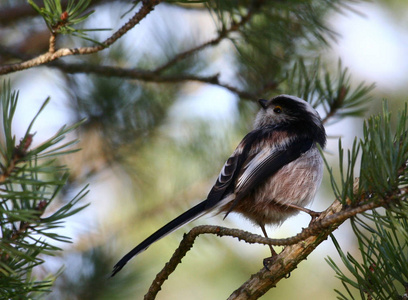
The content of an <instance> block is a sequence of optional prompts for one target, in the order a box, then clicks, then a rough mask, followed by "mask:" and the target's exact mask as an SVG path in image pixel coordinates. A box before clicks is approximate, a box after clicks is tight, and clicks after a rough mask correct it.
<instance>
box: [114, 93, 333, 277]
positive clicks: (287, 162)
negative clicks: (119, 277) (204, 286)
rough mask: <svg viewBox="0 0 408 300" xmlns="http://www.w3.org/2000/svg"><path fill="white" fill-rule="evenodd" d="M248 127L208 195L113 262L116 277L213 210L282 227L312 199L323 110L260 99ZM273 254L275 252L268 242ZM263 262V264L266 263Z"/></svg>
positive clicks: (287, 99)
mask: <svg viewBox="0 0 408 300" xmlns="http://www.w3.org/2000/svg"><path fill="white" fill-rule="evenodd" d="M258 103H259V105H260V110H259V112H258V113H257V115H256V117H255V121H254V125H253V130H252V131H250V132H249V133H248V134H247V135H246V136H245V137H244V138H243V139H242V141H241V142H240V143H239V144H238V146H237V148H236V149H235V151H234V152H233V153H232V155H231V156H230V157H229V158H228V159H227V161H226V162H225V164H224V166H223V168H222V170H221V172H220V173H219V176H218V178H217V180H216V182H215V184H214V186H213V187H212V189H211V190H210V192H209V193H208V196H207V198H206V199H205V200H204V201H202V202H200V203H198V204H197V205H195V206H193V207H192V208H190V209H189V210H187V211H186V212H184V213H182V214H181V215H180V216H178V217H176V218H175V219H173V220H172V221H170V222H169V223H167V224H166V225H164V226H163V227H161V228H160V229H158V230H157V231H156V232H154V233H153V234H152V235H150V236H149V237H147V238H146V239H145V240H144V241H142V242H141V243H140V244H139V245H137V246H136V247H135V248H133V249H132V250H131V251H130V252H129V253H127V254H126V255H125V256H124V257H123V258H122V259H120V260H119V262H118V263H117V264H116V265H115V266H114V268H113V271H112V274H111V277H113V276H115V274H117V273H118V272H119V271H120V270H121V269H122V268H123V267H124V266H125V265H126V263H127V262H128V261H129V260H130V259H132V258H133V257H134V256H136V255H138V254H140V253H141V252H143V251H145V250H146V249H147V248H148V247H149V246H150V245H151V244H153V243H155V242H156V241H158V240H159V239H161V238H163V237H165V236H166V235H168V234H169V233H171V232H173V231H175V230H176V229H178V228H180V227H181V226H183V225H185V224H187V223H189V222H191V221H193V220H195V219H197V218H199V217H201V216H203V215H205V214H208V213H210V212H213V213H214V212H215V214H220V213H224V214H225V215H224V218H226V217H227V216H228V215H229V214H230V213H231V212H234V213H239V214H241V215H243V216H244V217H246V218H247V219H249V220H250V221H252V222H253V223H254V224H256V225H259V226H260V227H261V229H262V232H263V234H264V235H265V237H268V235H267V232H266V229H265V225H269V224H275V225H280V224H282V223H283V221H285V220H286V219H287V218H289V217H291V216H293V215H296V214H297V213H298V212H299V211H304V212H307V213H309V214H310V215H311V216H312V219H313V217H314V216H315V215H314V212H313V211H312V210H309V209H307V208H305V206H307V205H308V204H310V202H311V201H312V200H313V198H314V196H315V194H316V192H317V190H318V188H319V187H320V184H321V181H322V177H323V159H322V157H321V151H320V150H319V147H320V149H324V147H325V145H326V131H325V129H324V126H323V122H322V119H321V118H320V116H319V113H318V112H317V111H316V110H315V109H314V108H313V106H312V105H311V104H310V103H308V102H306V101H305V100H303V99H301V98H298V97H296V96H292V95H285V94H283V95H279V96H275V97H273V98H272V99H270V100H265V99H259V100H258ZM270 249H271V253H272V257H274V256H275V255H276V252H275V250H274V249H273V247H272V246H270ZM264 264H265V263H264Z"/></svg>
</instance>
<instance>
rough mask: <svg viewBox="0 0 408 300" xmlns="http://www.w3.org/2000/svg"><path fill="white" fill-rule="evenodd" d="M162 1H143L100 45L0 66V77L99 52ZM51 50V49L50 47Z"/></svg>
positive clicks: (49, 53)
mask: <svg viewBox="0 0 408 300" xmlns="http://www.w3.org/2000/svg"><path fill="white" fill-rule="evenodd" d="M161 1H162V0H150V1H148V0H145V1H143V5H142V7H141V8H140V10H139V11H138V12H136V14H135V15H134V16H133V17H132V18H131V19H130V20H129V21H128V22H127V23H126V24H125V25H123V26H122V27H121V28H120V29H119V30H118V31H116V32H115V33H114V34H113V35H112V36H111V37H109V38H108V39H106V40H105V41H104V42H102V43H101V44H100V45H97V46H93V47H81V48H61V49H59V50H56V51H55V52H50V51H48V52H47V53H45V54H42V55H40V56H37V57H35V58H33V59H30V60H27V61H24V62H21V63H16V64H10V65H4V66H0V75H3V74H8V73H12V72H16V71H21V70H25V69H28V68H32V67H35V66H39V65H41V64H45V63H48V62H51V61H54V60H56V59H58V58H60V57H63V56H69V55H77V54H91V53H96V52H98V51H101V50H103V49H105V48H107V47H109V46H110V45H112V44H113V43H114V42H116V41H117V40H118V39H119V38H120V37H122V36H123V35H124V34H125V33H127V32H128V31H129V30H130V29H132V28H133V27H134V26H136V25H137V24H139V22H140V21H141V20H142V19H143V18H145V17H146V15H148V14H149V13H150V12H151V11H152V10H153V9H154V7H155V6H156V5H158V4H159V3H160V2H161ZM50 48H51V47H50Z"/></svg>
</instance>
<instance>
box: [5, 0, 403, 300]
mask: <svg viewBox="0 0 408 300" xmlns="http://www.w3.org/2000/svg"><path fill="white" fill-rule="evenodd" d="M0 3H1V7H0V11H1V10H3V11H5V10H7V9H10V7H14V6H18V5H20V4H24V3H25V2H24V1H10V2H7V1H2V2H0ZM347 5H348V6H349V8H343V9H341V10H340V11H329V12H327V13H326V15H325V16H324V18H325V20H326V21H327V23H328V24H329V25H330V27H331V28H332V29H333V30H334V31H335V32H336V33H337V35H336V37H335V39H329V45H328V46H325V47H321V48H320V49H318V50H317V51H316V49H314V50H313V51H314V55H316V53H317V54H318V55H320V56H321V60H322V62H324V63H325V64H326V65H327V66H328V67H329V68H332V69H333V72H335V70H336V68H337V66H338V59H339V58H340V59H341V61H342V64H343V66H345V67H347V68H349V71H350V74H351V75H352V79H353V80H354V81H355V82H356V85H357V84H358V83H360V82H361V81H365V82H366V83H367V84H371V83H373V82H375V83H376V88H375V89H374V90H373V91H372V92H371V94H372V101H371V102H369V104H368V105H367V106H366V112H365V115H366V116H369V115H371V114H373V113H376V112H378V111H380V110H381V102H382V99H388V101H389V103H390V107H391V110H393V111H396V110H397V109H398V108H399V107H402V106H403V105H404V104H403V103H402V102H401V99H402V100H404V101H405V99H406V96H405V95H406V94H407V91H408V57H407V55H406V54H407V53H408V3H407V2H406V1H404V0H400V1H398V0H394V1H392V0H390V1H385V0H384V1H379V0H375V1H371V2H356V3H354V4H353V3H349V2H348V3H347ZM131 7H132V4H130V3H127V2H116V1H115V2H112V3H111V2H110V1H96V3H95V4H94V7H93V8H94V9H95V10H96V12H95V13H94V14H93V15H92V16H91V17H90V18H89V20H88V21H87V22H86V24H84V27H86V28H100V27H103V28H110V29H112V31H107V32H98V33H93V34H92V37H94V38H96V39H98V40H103V39H104V38H106V37H108V36H109V35H110V33H111V32H113V30H116V29H118V28H119V27H120V26H121V25H122V24H123V23H124V22H125V21H126V20H127V18H128V17H130V15H131V14H133V12H132V13H131V14H129V15H125V16H124V17H123V18H121V16H122V15H123V14H125V13H126V12H127V10H129V9H130V8H131ZM27 18H28V20H27V19H18V20H16V21H15V22H9V21H7V22H8V23H7V26H4V27H3V28H2V27H0V47H3V46H4V49H6V48H7V49H9V48H14V49H18V51H21V52H25V53H32V54H35V53H41V52H44V51H46V49H47V41H48V32H47V30H46V27H45V25H44V23H43V20H42V19H41V18H38V17H37V18H35V17H27ZM0 22H6V21H5V19H3V21H1V20H0ZM10 24H11V25H10ZM3 25H5V23H3ZM216 30H217V27H216V22H214V19H213V18H212V16H211V15H210V14H209V13H208V11H207V10H206V9H202V8H200V7H199V6H195V5H193V6H189V5H186V6H177V5H171V4H160V5H159V6H157V8H156V9H155V10H154V11H153V12H152V13H151V14H150V15H149V16H148V17H147V18H146V19H144V20H143V21H142V22H141V24H139V25H138V26H137V27H136V28H134V29H133V30H131V31H130V32H129V33H128V34H126V35H125V36H124V37H122V38H121V39H120V41H119V42H118V43H117V44H115V45H114V46H112V47H111V48H110V49H109V50H105V51H102V52H100V53H99V54H97V55H92V56H90V57H89V58H87V59H89V61H91V62H92V63H94V64H105V65H109V64H117V65H119V66H122V67H134V66H137V67H139V68H146V69H148V68H151V67H152V66H155V65H158V62H159V64H160V62H161V63H164V62H165V61H167V60H168V59H169V58H171V57H172V56H173V55H174V53H177V52H179V51H180V50H184V49H189V48H191V47H192V46H193V45H196V44H198V43H200V42H201V43H202V42H205V41H207V40H210V39H212V38H213V37H214V36H215V34H216ZM61 43H62V44H63V45H64V46H66V45H68V46H74V45H77V46H79V45H81V44H82V43H84V41H82V40H80V39H78V38H76V39H75V38H74V39H70V38H67V37H66V38H64V39H63V40H62V41H61ZM2 45H3V46H2ZM4 49H3V51H2V53H1V54H2V57H3V58H1V57H0V59H1V60H3V61H0V63H5V62H6V61H7V60H6V59H5V58H4V57H5V55H4V53H5V52H6V51H5V50H4ZM299 49H300V50H299ZM299 49H298V50H297V51H305V52H306V51H308V50H307V49H304V48H301V47H300V48H299ZM239 55H240V53H238V52H237V49H236V48H235V47H234V44H233V43H232V42H231V41H229V40H226V41H223V42H221V43H220V44H219V45H218V46H217V47H215V48H213V49H206V50H204V51H202V52H200V53H198V54H197V55H194V57H192V58H191V59H190V60H189V61H187V62H186V64H185V65H183V64H182V65H179V66H177V68H180V69H183V68H185V69H187V68H189V69H190V70H191V69H192V70H196V71H197V72H198V73H199V74H201V75H203V76H205V75H210V74H214V73H220V80H222V81H224V82H228V83H230V84H231V85H233V86H237V87H240V88H242V89H245V88H246V87H245V83H243V82H244V80H243V77H245V76H243V73H244V72H245V69H244V68H243V67H242V65H241V64H240V63H241V62H240V58H239ZM304 55H306V54H304ZM64 61H66V62H81V59H80V58H77V57H69V58H65V59H64ZM270 72H271V73H273V72H275V71H274V70H271V71H270ZM4 78H9V79H10V80H11V83H12V86H13V88H14V89H18V90H19V91H20V101H19V106H18V111H17V112H16V119H15V124H14V129H15V134H16V136H17V139H19V138H20V137H21V136H22V135H23V134H24V133H25V130H26V128H27V126H28V124H29V122H30V121H31V119H32V117H33V116H34V115H35V113H36V112H37V111H38V109H39V107H40V106H41V104H42V103H43V101H44V100H45V99H46V98H47V97H48V96H50V97H51V103H50V104H49V105H48V107H47V108H46V110H45V111H44V113H43V114H42V115H40V117H39V119H38V121H37V122H36V124H35V126H34V131H35V132H36V135H35V139H34V142H35V143H37V144H39V143H41V141H43V140H45V139H47V138H48V137H49V136H50V135H52V134H53V133H55V132H56V131H57V130H58V128H60V127H61V126H62V125H64V124H72V123H74V122H76V121H78V120H81V119H83V118H87V121H86V122H85V124H84V125H83V126H82V127H81V128H80V129H79V130H78V131H77V132H76V134H75V135H72V136H69V137H68V138H69V139H74V138H79V140H80V143H79V146H80V148H82V151H80V152H78V153H76V154H72V155H70V156H69V157H66V159H65V160H64V161H63V163H64V164H67V165H68V166H69V167H70V168H71V171H72V174H71V177H70V182H69V184H68V185H67V187H66V189H65V190H64V195H63V197H61V199H60V201H64V199H69V198H70V197H72V196H73V195H75V194H76V193H77V192H78V191H79V190H80V189H82V188H83V186H84V185H85V184H88V183H89V185H90V193H89V194H88V196H87V197H86V198H85V199H84V200H83V201H84V202H86V203H91V205H90V206H89V207H88V208H87V209H85V210H83V211H81V212H80V213H79V214H77V215H75V216H73V217H71V218H70V219H69V220H68V221H67V222H66V226H65V228H64V229H63V233H64V234H65V235H68V236H70V237H72V244H61V245H60V246H61V247H62V248H63V249H64V251H62V252H61V253H60V254H59V255H58V256H55V257H47V258H46V260H47V262H46V264H45V265H44V266H42V267H41V270H37V272H38V274H39V276H41V274H47V273H49V272H57V271H58V270H59V269H60V268H61V266H62V265H64V266H65V267H64V268H65V269H64V271H63V273H62V274H61V275H60V276H59V278H58V279H57V281H56V284H55V288H54V290H53V292H52V293H51V294H50V295H49V299H141V298H142V296H143V295H144V293H145V292H146V291H147V289H148V287H149V285H150V283H151V282H152V280H153V279H154V277H155V274H157V273H158V272H159V271H160V270H161V268H162V267H163V266H164V264H165V263H166V262H167V261H168V259H169V258H170V256H171V254H172V252H173V251H174V249H175V248H176V247H177V245H178V243H179V241H180V240H181V237H182V235H183V232H186V231H188V230H189V229H190V228H192V227H193V226H196V225H198V224H219V225H222V226H226V227H235V228H242V229H245V230H249V231H252V232H257V233H260V230H259V229H258V228H257V227H256V226H253V225H252V224H251V223H249V222H248V221H246V220H244V219H243V218H241V217H239V216H236V215H230V216H228V218H227V219H226V220H223V219H222V216H208V217H204V218H202V219H200V220H197V221H195V222H193V223H192V224H189V225H188V226H186V227H184V228H182V229H180V230H178V231H177V232H175V233H173V234H171V235H170V236H168V237H166V238H165V239H163V240H161V241H159V242H158V243H156V244H154V245H153V246H151V247H150V248H149V249H148V251H146V252H144V253H143V254H141V255H140V256H138V257H136V258H135V259H133V260H132V261H131V262H130V263H129V264H128V265H126V267H125V268H124V269H123V270H122V271H121V272H120V273H119V274H118V275H117V276H115V277H114V278H112V279H108V277H109V275H110V272H111V269H112V267H113V265H114V264H115V263H116V262H117V260H118V259H120V258H121V257H122V256H123V255H124V254H126V253H127V252H128V251H129V250H130V249H131V248H133V247H134V246H135V245H136V244H137V243H138V242H140V241H141V240H142V239H144V238H145V237H146V236H147V235H149V234H150V233H152V232H153V231H154V230H156V229H157V228H158V227H159V226H161V225H163V224H164V223H166V222H167V221H169V220H171V219H172V218H173V217H176V216H177V215H178V214H180V213H181V212H183V211H184V210H186V209H187V208H189V207H191V206H192V205H193V204H195V203H197V202H198V201H200V200H202V199H204V198H205V196H206V194H207V193H208V191H209V189H210V188H211V186H212V184H213V183H214V181H215V178H216V176H217V175H218V172H219V170H220V168H221V166H222V165H223V163H224V162H225V160H226V159H227V157H228V156H229V155H230V154H231V153H232V151H233V150H234V149H235V146H236V145H237V144H238V143H239V141H240V140H241V138H242V137H243V135H244V134H245V133H246V132H247V131H248V130H249V129H250V128H251V122H252V119H253V117H254V114H255V113H256V110H257V106H256V104H255V103H252V102H251V101H248V100H240V98H239V97H238V96H237V95H236V94H235V93H233V92H231V91H229V90H227V89H225V88H222V87H217V86H216V85H211V84H205V83H199V82H184V83H182V84H180V83H178V84H172V83H167V84H156V83H148V82H141V81H137V80H129V79H122V78H111V77H103V76H95V75H90V74H67V73H65V72H62V71H60V70H58V69H56V68H50V67H37V68H33V69H30V70H26V71H24V72H18V73H14V74H12V75H9V76H4ZM271 96H272V95H271ZM362 124H363V118H346V119H345V120H341V121H340V122H337V123H334V124H328V125H327V127H326V129H327V132H328V135H329V137H330V140H329V144H328V147H327V151H326V156H327V158H328V160H329V161H330V162H332V163H333V165H334V167H335V165H336V164H337V144H338V138H339V137H341V138H342V140H343V145H344V146H345V147H346V148H347V147H350V146H351V144H352V142H353V140H354V138H355V137H356V136H357V137H359V136H361V134H362V127H363V125H362ZM332 201H333V195H332V193H331V188H330V185H329V183H328V182H323V185H322V188H321V190H320V191H319V194H318V196H317V197H316V199H315V201H314V203H313V204H312V205H311V208H312V209H314V210H317V211H319V210H324V209H325V208H326V207H327V206H328V205H329V204H330V203H331V202H332ZM308 222H309V217H308V216H305V215H302V214H300V215H298V216H296V217H294V218H292V219H289V220H288V221H286V222H285V223H284V224H283V225H282V226H281V227H279V228H274V227H271V228H270V230H269V232H270V236H273V237H288V236H292V235H294V234H296V233H298V232H299V231H300V230H301V228H302V227H305V226H307V224H308ZM335 235H336V237H337V238H338V240H339V241H340V243H341V244H342V246H343V248H344V249H346V250H347V251H350V252H353V251H355V247H356V245H355V244H354V240H353V238H352V235H351V234H350V229H349V228H348V226H347V224H344V225H343V226H342V227H341V228H340V229H339V230H337V231H336V232H335ZM268 251H269V250H268V248H267V247H264V246H261V245H247V244H245V243H242V242H238V241H237V240H233V239H230V238H222V239H221V238H218V237H215V236H201V237H200V238H199V239H198V240H197V242H196V243H195V245H194V248H193V250H192V251H190V252H189V253H188V255H187V256H186V257H185V258H184V259H183V263H182V264H181V265H180V266H179V268H178V269H177V270H176V272H175V273H174V274H172V276H171V277H170V278H169V280H168V281H167V282H166V283H165V284H164V286H163V289H162V291H161V292H160V293H159V295H158V298H157V299H225V298H227V297H228V296H229V295H230V293H231V292H232V291H233V290H235V289H236V288H237V287H238V286H239V285H240V284H241V283H242V282H243V281H245V280H246V279H247V278H248V277H249V276H250V274H252V273H254V272H257V271H258V270H259V269H260V268H261V267H262V259H263V258H264V257H266V256H267V255H268ZM327 256H331V257H332V258H333V259H334V260H336V261H338V258H337V254H336V252H335V249H334V247H333V245H332V243H331V241H327V242H325V243H323V244H322V245H321V246H319V247H318V249H316V251H314V253H313V254H312V255H311V256H310V257H309V258H308V260H307V261H304V262H302V263H301V264H300V265H299V268H298V269H297V270H295V271H294V272H292V274H291V277H290V278H289V279H287V280H282V281H281V282H280V283H279V285H278V287H277V288H275V289H272V290H271V291H269V292H268V293H267V294H266V295H265V296H264V297H263V298H262V299H316V298H319V299H334V298H335V292H334V291H333V289H335V288H337V289H341V288H342V287H341V284H340V281H338V280H337V279H336V278H335V277H334V272H333V271H332V270H331V269H330V267H329V266H328V265H327V264H326V262H325V261H324V258H325V257H327Z"/></svg>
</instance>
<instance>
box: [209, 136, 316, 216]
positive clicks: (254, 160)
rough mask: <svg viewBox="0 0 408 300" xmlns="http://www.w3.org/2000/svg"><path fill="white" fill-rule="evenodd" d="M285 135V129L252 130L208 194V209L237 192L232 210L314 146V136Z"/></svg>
mask: <svg viewBox="0 0 408 300" xmlns="http://www.w3.org/2000/svg"><path fill="white" fill-rule="evenodd" d="M282 135H283V133H282V131H279V130H273V129H269V130H265V129H263V130H254V131H252V132H250V133H249V134H248V135H247V136H246V137H245V138H244V139H243V140H242V142H241V143H240V144H239V145H238V147H237V149H236V150H235V151H234V153H233V155H232V156H231V157H230V158H229V159H228V160H227V162H226V163H225V165H224V167H223V169H222V171H221V173H220V175H219V177H218V179H217V182H216V183H215V185H214V187H213V188H212V190H211V192H210V193H209V195H208V198H207V208H211V207H212V206H217V204H219V203H221V200H222V199H224V198H225V197H226V196H227V195H229V194H231V193H234V194H235V199H234V203H233V205H232V206H231V208H230V211H231V210H232V209H233V208H234V207H235V205H236V204H237V203H238V202H239V201H240V200H241V199H243V198H244V197H246V196H247V195H248V194H249V193H250V192H251V191H252V190H253V188H255V187H256V186H257V185H259V184H261V183H262V182H264V181H265V180H266V179H267V178H268V177H270V176H272V175H273V174H274V173H276V172H277V171H278V170H279V169H280V168H282V167H283V166H284V165H286V164H288V163H290V162H291V161H293V160H295V159H297V158H298V157H300V155H302V153H304V152H306V151H307V150H309V149H310V147H311V146H312V140H311V139H308V138H302V137H296V138H282ZM230 211H229V212H230ZM229 212H227V215H228V213H229Z"/></svg>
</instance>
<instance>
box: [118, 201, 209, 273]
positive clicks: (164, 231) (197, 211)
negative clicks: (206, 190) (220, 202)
mask: <svg viewBox="0 0 408 300" xmlns="http://www.w3.org/2000/svg"><path fill="white" fill-rule="evenodd" d="M206 205H208V204H207V201H206V200H205V201H202V202H200V203H199V204H197V205H196V206H194V207H192V208H190V209H189V210H188V211H186V212H185V213H183V214H181V215H180V216H178V217H177V218H175V219H174V220H172V221H170V222H169V223H167V224H166V225H164V226H163V227H162V228H160V229H159V230H157V231H156V232H155V233H153V234H152V235H151V236H149V237H148V238H147V239H145V240H144V241H143V242H141V243H140V244H139V245H137V246H136V247H135V248H133V250H132V251H130V252H129V253H128V254H126V255H125V256H124V257H122V259H121V260H120V261H119V262H118V263H117V264H116V265H115V266H114V267H113V271H112V275H111V277H113V276H115V274H116V273H118V272H119V271H120V270H122V268H123V267H124V266H125V265H126V263H127V262H128V261H129V260H131V259H132V257H133V256H135V255H138V254H139V253H141V252H143V251H145V250H146V249H147V248H148V247H149V246H150V245H151V244H153V243H154V242H156V241H158V240H160V239H161V238H163V237H165V236H166V235H168V234H169V233H171V232H173V231H175V230H176V229H178V228H180V227H181V226H183V225H185V224H187V223H189V222H191V221H193V220H195V219H196V218H198V217H201V216H202V215H204V214H205V213H206V212H207V210H208V207H206Z"/></svg>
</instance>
